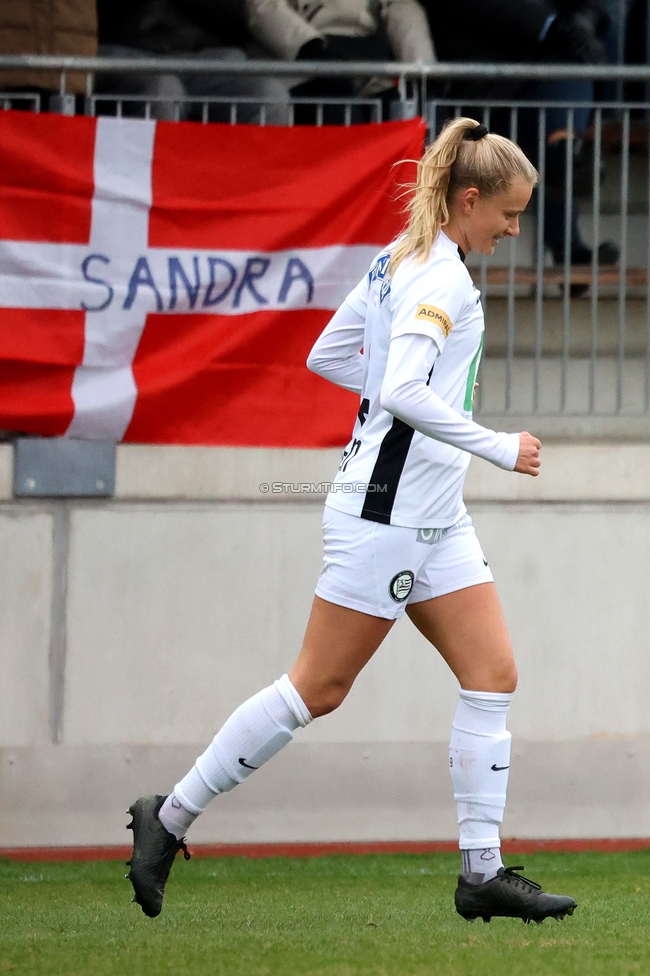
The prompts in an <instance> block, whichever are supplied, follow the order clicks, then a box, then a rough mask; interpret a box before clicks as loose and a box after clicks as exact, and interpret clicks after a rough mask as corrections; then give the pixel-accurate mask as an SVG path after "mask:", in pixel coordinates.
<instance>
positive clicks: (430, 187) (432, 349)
mask: <svg viewBox="0 0 650 976" xmlns="http://www.w3.org/2000/svg"><path fill="white" fill-rule="evenodd" d="M536 181H537V173H536V171H535V169H534V167H533V166H532V164H531V163H530V162H529V161H528V160H527V159H526V157H525V156H524V154H523V153H522V151H521V149H519V147H518V146H516V145H515V144H514V143H512V142H510V141H509V140H508V139H505V138H503V137H502V136H498V135H494V134H491V133H488V131H487V129H486V128H485V126H483V125H479V124H478V123H477V122H476V121H475V120H473V119H468V118H458V119H455V120H453V121H452V122H450V123H449V124H448V125H447V126H446V127H445V129H444V130H443V131H442V133H441V134H440V136H439V137H438V138H437V139H436V141H435V142H434V143H433V145H431V146H430V147H429V148H428V149H427V150H426V151H425V153H424V155H423V157H422V159H421V160H420V162H419V164H418V170H417V181H416V185H415V188H414V193H413V196H412V198H411V200H410V204H409V213H410V217H409V222H408V226H407V228H406V231H405V233H404V235H403V236H402V237H401V238H399V240H398V241H397V242H394V243H393V244H392V245H390V246H389V247H388V248H387V249H386V250H385V251H383V252H382V253H381V254H379V256H378V257H377V258H376V260H375V261H374V263H373V265H372V267H371V269H370V272H369V273H368V274H367V275H366V276H365V277H364V279H363V280H362V281H361V283H360V284H359V285H358V286H357V287H356V288H355V289H354V291H353V292H351V294H350V295H349V296H348V298H347V299H346V301H345V302H344V303H343V305H342V306H341V308H340V309H339V310H338V311H337V312H336V314H335V315H334V317H333V318H332V320H331V322H330V323H329V325H328V326H327V328H326V329H325V331H324V332H323V334H322V335H321V337H320V338H319V339H318V341H317V343H316V345H315V346H314V348H313V350H312V352H311V353H310V356H309V360H308V366H309V367H310V369H312V370H313V371H314V372H316V373H318V374H319V375H320V376H323V377H325V378H326V379H329V380H331V381H332V382H334V383H337V384H338V385H339V386H342V387H345V389H348V390H353V391H354V392H355V393H358V394H360V396H361V406H360V409H359V415H358V419H357V421H356V424H355V427H354V430H353V433H352V439H351V441H350V443H349V444H348V446H347V447H346V449H345V451H344V452H343V457H342V460H341V465H340V469H339V473H338V475H337V477H336V480H335V483H334V485H333V490H332V491H331V492H330V494H329V496H328V499H327V503H326V507H325V518H324V526H323V528H324V540H325V555H324V567H323V570H322V572H321V575H320V578H319V580H318V585H317V587H316V596H315V598H314V603H313V607H312V611H311V616H310V618H309V623H308V625H307V632H306V634H305V638H304V641H303V645H302V648H301V650H300V653H299V655H298V659H297V661H296V663H295V664H294V666H293V668H292V669H291V671H290V672H289V673H288V674H285V675H283V676H282V677H281V678H279V679H278V680H277V681H276V682H275V683H274V684H273V685H271V686H270V687H269V688H265V689H264V690H263V691H260V692H259V693H258V694H257V695H254V696H253V698H250V699H249V700H248V701H246V702H244V704H243V705H241V706H240V707H239V708H238V709H237V710H236V711H235V712H234V713H233V714H232V715H231V716H230V718H229V719H228V721H227V722H226V723H225V725H224V726H223V728H222V729H221V730H220V731H219V732H218V733H217V735H216V736H215V738H214V740H213V741H212V742H211V744H210V745H209V746H208V748H207V749H206V751H205V752H204V753H203V754H202V755H201V756H199V758H198V759H197V760H196V763H195V765H194V766H193V768H192V769H191V770H190V771H189V773H188V774H187V775H186V776H185V777H183V779H182V780H181V781H180V782H179V783H178V784H177V785H176V786H175V787H174V790H173V792H172V793H171V794H170V795H169V796H166V797H165V796H149V797H141V798H140V799H139V800H137V801H136V803H135V804H134V805H133V806H132V807H131V810H130V812H131V813H132V815H133V822H132V824H130V825H129V827H131V828H132V829H133V831H134V847H133V856H132V859H131V862H130V864H131V871H130V874H129V877H130V879H131V882H132V884H133V887H134V889H135V901H137V902H138V903H139V904H140V906H141V907H142V910H143V911H144V912H145V914H147V915H150V916H156V915H158V914H159V912H160V910H161V908H162V899H163V892H164V887H165V883H166V880H167V877H168V875H169V871H170V869H171V865H172V863H173V860H174V857H175V856H176V854H177V852H178V850H179V849H181V848H182V849H183V851H184V852H185V856H186V857H187V856H188V855H187V850H186V848H185V844H184V836H185V833H186V831H187V829H188V827H189V826H190V825H191V823H192V822H193V821H194V820H195V819H196V817H197V816H198V815H199V814H200V813H202V812H203V810H204V809H205V807H206V805H207V804H208V802H209V801H210V800H212V799H213V798H214V797H215V796H217V795H218V794H220V793H226V792H227V791H228V790H231V789H232V788H233V787H235V786H237V785H238V784H239V783H241V782H243V780H245V779H246V778H247V777H248V776H250V774H251V773H252V772H253V770H255V769H258V768H259V767H260V766H261V765H262V764H263V763H265V762H266V761H267V760H268V759H270V758H271V757H272V756H274V755H275V753H277V752H278V751H279V750H280V749H281V748H282V747H283V746H285V745H287V743H289V742H290V741H291V739H292V738H293V733H294V732H295V731H296V730H297V729H298V728H304V727H305V726H306V725H308V724H309V722H311V721H312V720H313V719H315V718H319V717H320V716H321V715H326V714H327V713H328V712H331V711H333V710H334V709H335V708H337V707H338V706H339V705H340V704H341V702H342V701H343V699H344V698H345V696H346V695H347V693H348V692H349V690H350V688H351V687H352V683H353V682H354V679H355V678H356V677H357V675H358V674H359V672H360V671H361V669H362V668H363V667H364V665H365V664H367V662H368V661H369V660H370V658H371V657H372V655H373V654H374V653H375V651H376V650H377V648H378V647H379V645H380V644H381V642H382V641H383V639H384V637H385V636H386V634H387V633H388V631H389V630H390V628H391V627H392V626H393V623H394V622H395V620H396V619H398V618H399V617H401V616H402V615H403V614H404V613H405V612H406V613H407V614H408V615H409V617H410V618H411V620H412V621H413V623H414V624H415V626H416V627H417V628H418V630H419V631H420V632H421V633H422V634H423V635H424V636H425V637H426V638H427V640H429V641H430V642H431V643H432V644H433V645H434V646H435V647H436V648H437V649H438V651H439V652H440V654H441V655H442V656H443V658H444V660H445V661H446V662H447V664H448V665H449V667H450V668H451V670H452V671H453V673H454V674H455V676H456V677H457V679H458V681H459V684H460V702H459V704H458V709H457V711H456V715H455V718H454V721H453V725H452V733H451V745H450V752H449V765H450V768H451V777H452V781H453V786H454V798H455V800H456V802H457V805H458V822H459V824H460V849H461V853H462V870H461V875H460V877H459V879H458V887H457V889H456V909H457V911H458V912H459V913H460V914H461V915H462V916H463V917H464V918H466V919H469V920H472V919H474V918H477V917H479V916H480V917H482V918H484V919H485V920H486V921H489V920H490V918H491V916H493V915H507V916H512V917H515V918H523V919H524V921H526V922H528V921H530V920H531V919H534V920H535V921H536V922H541V921H542V920H543V919H544V918H546V917H548V916H554V917H555V918H564V916H565V915H566V914H572V913H573V910H574V908H575V906H576V903H575V901H574V900H573V899H572V898H569V897H564V896H559V895H549V894H546V893H545V892H543V891H542V890H541V888H540V886H539V885H537V884H535V883H533V882H531V881H527V880H526V879H525V878H522V877H521V876H520V875H518V874H515V873H514V872H515V871H517V870H520V869H518V868H504V866H503V863H502V861H501V854H500V840H499V824H500V823H501V821H502V819H503V812H504V807H505V800H506V786H507V781H508V769H509V767H510V733H509V732H507V731H506V715H507V712H508V706H509V705H510V701H511V698H512V695H513V692H514V690H515V686H516V682H517V672H516V668H515V663H514V659H513V653H512V648H511V646H510V641H509V638H508V632H507V630H506V625H505V621H504V619H503V614H502V611H501V606H500V603H499V598H498V596H497V592H496V588H495V585H494V580H493V577H492V574H491V572H490V570H489V568H488V564H487V560H486V559H485V558H484V556H483V552H482V551H481V547H480V545H479V542H478V540H477V538H476V534H475V532H474V527H473V525H472V521H471V519H470V517H469V516H468V514H467V510H466V508H465V505H464V503H463V497H462V489H463V482H464V480H465V475H466V472H467V468H468V465H469V461H470V454H476V455H478V456H479V457H482V458H485V459H486V460H488V461H491V462H492V463H493V464H496V465H498V466H499V467H501V468H505V469H507V470H514V471H518V472H520V473H522V474H528V475H533V476H536V475H537V474H538V473H539V466H540V460H539V451H540V447H541V445H540V442H539V441H538V440H537V439H536V438H535V437H533V436H531V434H529V433H526V432H524V433H521V434H506V433H495V432H494V431H492V430H487V429H485V428H484V427H481V426H479V424H476V423H474V422H473V421H472V419H471V412H472V395H473V390H474V382H475V377H476V371H477V369H478V364H479V358H480V355H481V347H482V343H483V330H484V322H483V311H482V307H481V302H480V296H479V293H478V292H477V290H476V289H475V287H474V285H473V283H472V279H471V277H470V275H469V273H468V271H467V269H466V267H465V264H464V259H465V255H466V254H467V253H468V252H469V251H475V252H477V253H479V254H492V252H493V251H494V248H495V246H496V244H497V242H498V241H499V240H500V239H501V238H503V237H513V236H516V235H517V234H518V233H519V216H520V214H521V213H522V211H523V210H524V209H525V207H526V205H527V203H528V201H529V199H530V196H531V193H532V190H533V187H534V185H535V183H536ZM361 350H363V352H362V351H361Z"/></svg>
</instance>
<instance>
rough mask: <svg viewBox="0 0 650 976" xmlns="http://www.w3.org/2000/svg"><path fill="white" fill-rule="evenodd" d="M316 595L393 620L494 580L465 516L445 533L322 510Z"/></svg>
mask: <svg viewBox="0 0 650 976" xmlns="http://www.w3.org/2000/svg"><path fill="white" fill-rule="evenodd" d="M323 538H324V553H323V562H324V565H323V569H322V570H321V574H320V576H319V578H318V583H317V585H316V595H317V596H319V597H321V598H322V599H323V600H327V601H328V602H329V603H337V604H339V606H342V607H349V608H350V609H351V610H360V611H361V612H362V613H369V614H371V615H372V616H373V617H387V618H389V619H391V620H396V619H397V618H398V617H401V616H403V615H404V613H405V611H406V606H407V604H409V603H421V602H422V600H431V599H432V598H433V597H436V596H443V595H444V594H445V593H453V592H455V591H456V590H463V589H465V587H467V586H475V585H476V584H477V583H492V582H493V581H494V577H493V576H492V573H491V572H490V569H489V567H488V563H487V559H486V558H485V556H484V555H483V551H482V549H481V546H480V543H479V541H478V539H477V537H476V532H475V531H474V526H473V524H472V520H471V518H470V517H469V515H464V516H463V517H462V518H461V519H459V521H458V522H456V523H455V524H454V525H451V526H450V527H449V528H447V529H407V528H403V527H402V526H400V525H383V524H382V523H380V522H371V521H369V520H367V519H362V518H358V517H357V516H356V515H348V514H346V513H344V512H338V511H336V510H335V509H333V508H330V507H329V506H326V507H325V515H324V517H323Z"/></svg>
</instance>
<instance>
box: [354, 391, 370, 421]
mask: <svg viewBox="0 0 650 976" xmlns="http://www.w3.org/2000/svg"><path fill="white" fill-rule="evenodd" d="M369 410H370V400H368V399H367V398H366V397H364V398H363V400H362V401H361V406H360V407H359V413H358V414H357V417H358V418H359V423H360V424H361V426H362V427H363V425H364V424H365V422H366V420H367V419H368V411H369Z"/></svg>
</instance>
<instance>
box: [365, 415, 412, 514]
mask: <svg viewBox="0 0 650 976" xmlns="http://www.w3.org/2000/svg"><path fill="white" fill-rule="evenodd" d="M414 433H415V431H414V429H413V428H412V427H409V425H408V424H405V423H404V421H403V420H398V419H397V417H393V423H392V424H391V427H390V430H388V431H387V433H386V434H385V435H384V439H383V441H382V442H381V447H380V448H379V454H378V455H377V460H376V461H375V466H374V468H373V471H372V474H371V476H370V482H369V483H370V484H371V485H382V486H383V485H386V490H385V491H383V490H382V491H378V490H377V489H375V491H373V492H372V493H369V492H366V498H365V501H364V503H363V508H362V509H361V518H365V519H368V520H369V521H370V522H382V523H383V524H384V525H390V516H391V512H392V511H393V505H394V504H395V496H396V494H397V486H398V485H399V480H400V478H401V477H402V471H403V470H404V465H405V464H406V456H407V454H408V452H409V448H410V447H411V441H412V440H413V434H414Z"/></svg>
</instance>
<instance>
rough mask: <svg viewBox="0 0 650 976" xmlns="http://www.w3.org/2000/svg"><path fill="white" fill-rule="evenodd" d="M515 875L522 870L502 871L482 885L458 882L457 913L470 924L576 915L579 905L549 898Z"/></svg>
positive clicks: (460, 878)
mask: <svg viewBox="0 0 650 976" xmlns="http://www.w3.org/2000/svg"><path fill="white" fill-rule="evenodd" d="M515 871H523V868H521V867H513V868H499V872H498V874H497V875H496V877H494V878H491V879H490V881H485V882H484V883H483V884H477V885H474V884H470V883H469V882H468V881H465V879H464V878H463V877H462V875H461V876H460V877H459V878H458V887H457V888H456V896H455V901H456V911H457V912H458V914H459V915H462V916H463V918H465V919H467V921H468V922H473V921H474V919H475V918H482V919H483V921H484V922H489V921H490V919H491V918H492V917H493V916H494V915H502V916H505V917H506V918H522V919H523V920H524V922H537V923H540V922H543V921H544V919H545V918H557V919H558V920H560V919H563V918H564V916H565V915H573V912H574V910H575V908H576V907H577V902H576V901H574V899H573V898H569V897H568V896H567V895H548V894H547V893H546V892H545V891H542V889H541V886H540V885H538V884H535V882H534V881H529V880H528V878H522V876H521V875H520V874H515Z"/></svg>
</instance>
